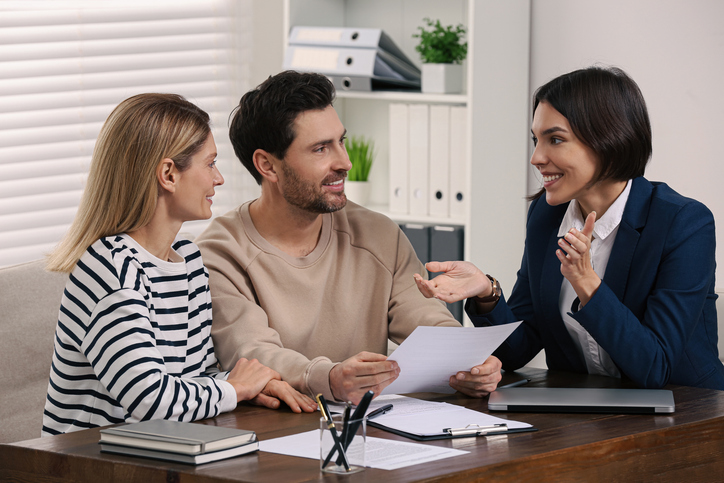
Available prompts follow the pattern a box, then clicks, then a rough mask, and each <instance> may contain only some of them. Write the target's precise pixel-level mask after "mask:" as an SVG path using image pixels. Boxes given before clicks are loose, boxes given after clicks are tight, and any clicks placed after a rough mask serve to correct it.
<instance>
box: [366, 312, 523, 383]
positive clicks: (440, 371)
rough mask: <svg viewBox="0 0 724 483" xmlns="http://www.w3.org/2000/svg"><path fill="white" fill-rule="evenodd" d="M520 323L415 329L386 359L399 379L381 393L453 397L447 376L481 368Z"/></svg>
mask: <svg viewBox="0 0 724 483" xmlns="http://www.w3.org/2000/svg"><path fill="white" fill-rule="evenodd" d="M520 324H521V323H520V322H513V323H511V324H504V325H494V326H491V327H426V326H424V327H423V326H418V327H417V328H416V329H415V330H414V331H413V332H412V334H410V336H409V337H408V338H407V339H405V340H404V341H403V342H402V344H400V346H399V347H398V348H397V349H395V351H394V352H393V353H392V354H390V356H389V357H388V358H387V359H388V360H391V361H396V362H397V364H398V365H399V366H400V375H399V377H398V378H397V379H396V380H395V381H394V382H393V383H392V384H390V385H389V386H387V387H386V388H384V389H383V390H382V392H381V393H380V394H407V393H411V392H439V393H443V394H452V393H453V392H455V390H454V389H453V388H452V387H450V384H449V380H450V376H452V375H453V374H455V373H457V372H458V371H469V370H470V369H472V368H473V367H474V366H477V365H480V364H482V363H483V362H485V360H486V359H487V358H488V357H489V356H490V354H492V353H493V351H495V349H497V348H498V346H500V344H502V343H503V341H505V339H507V338H508V336H509V335H510V334H511V333H513V331H514V330H515V329H516V328H517V327H518V326H519V325H520Z"/></svg>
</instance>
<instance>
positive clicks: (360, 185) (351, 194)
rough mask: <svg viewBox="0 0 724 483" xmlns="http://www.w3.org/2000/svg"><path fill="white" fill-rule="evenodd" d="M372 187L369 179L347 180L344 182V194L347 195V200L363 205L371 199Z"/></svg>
mask: <svg viewBox="0 0 724 483" xmlns="http://www.w3.org/2000/svg"><path fill="white" fill-rule="evenodd" d="M370 188H371V186H370V183H369V181H349V180H345V182H344V194H345V195H347V200H349V201H353V202H355V203H357V204H358V205H362V206H365V205H366V204H367V203H368V202H369V201H370Z"/></svg>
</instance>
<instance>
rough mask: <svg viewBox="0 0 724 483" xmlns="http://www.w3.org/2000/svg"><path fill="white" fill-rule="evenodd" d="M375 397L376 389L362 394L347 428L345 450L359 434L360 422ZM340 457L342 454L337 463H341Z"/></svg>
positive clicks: (343, 441) (344, 440)
mask: <svg viewBox="0 0 724 483" xmlns="http://www.w3.org/2000/svg"><path fill="white" fill-rule="evenodd" d="M373 397H375V393H374V391H367V392H366V393H364V396H362V399H361V400H360V402H359V404H358V405H357V407H356V408H355V410H354V412H353V413H352V417H351V421H353V422H352V424H350V425H349V428H348V429H347V435H346V437H345V438H344V439H343V440H342V443H343V446H344V449H345V450H346V449H347V448H349V445H350V444H352V440H353V439H354V435H355V434H357V429H358V428H359V426H360V424H362V418H363V417H364V415H365V413H366V412H367V408H369V407H370V402H372V398H373ZM340 459H341V456H340V457H338V458H337V464H339V461H340Z"/></svg>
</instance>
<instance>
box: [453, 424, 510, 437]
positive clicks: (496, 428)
mask: <svg viewBox="0 0 724 483" xmlns="http://www.w3.org/2000/svg"><path fill="white" fill-rule="evenodd" d="M443 431H444V432H446V433H448V434H450V436H453V437H455V436H486V435H487V434H489V433H494V434H498V433H503V432H505V431H508V425H507V424H493V425H492V426H479V425H477V424H468V425H467V426H465V427H464V428H445V429H443Z"/></svg>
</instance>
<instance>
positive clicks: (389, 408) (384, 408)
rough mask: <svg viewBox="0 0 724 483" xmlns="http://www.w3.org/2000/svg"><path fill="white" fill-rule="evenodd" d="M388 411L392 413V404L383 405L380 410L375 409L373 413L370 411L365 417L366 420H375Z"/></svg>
mask: <svg viewBox="0 0 724 483" xmlns="http://www.w3.org/2000/svg"><path fill="white" fill-rule="evenodd" d="M389 411H392V404H385V405H384V406H382V407H381V408H377V409H375V410H374V411H372V412H371V413H369V414H368V415H367V419H372V418H376V417H377V416H379V415H381V414H385V413H387V412H389Z"/></svg>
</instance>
